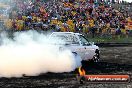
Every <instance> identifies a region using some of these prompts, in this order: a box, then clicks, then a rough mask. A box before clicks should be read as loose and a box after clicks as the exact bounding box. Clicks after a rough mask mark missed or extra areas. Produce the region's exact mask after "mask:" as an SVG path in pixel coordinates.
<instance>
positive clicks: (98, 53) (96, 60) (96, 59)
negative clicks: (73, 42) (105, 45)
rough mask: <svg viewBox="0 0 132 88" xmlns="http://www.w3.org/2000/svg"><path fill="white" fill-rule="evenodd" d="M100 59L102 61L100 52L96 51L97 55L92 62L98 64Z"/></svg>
mask: <svg viewBox="0 0 132 88" xmlns="http://www.w3.org/2000/svg"><path fill="white" fill-rule="evenodd" d="M99 59H100V52H99V50H96V51H95V55H94V56H93V59H92V60H93V62H98V61H99Z"/></svg>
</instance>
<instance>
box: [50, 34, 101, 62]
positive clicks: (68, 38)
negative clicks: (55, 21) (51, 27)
mask: <svg viewBox="0 0 132 88" xmlns="http://www.w3.org/2000/svg"><path fill="white" fill-rule="evenodd" d="M50 38H51V39H52V38H57V39H60V40H63V41H64V42H65V43H63V44H64V45H65V48H67V49H70V50H71V51H72V53H74V54H75V55H79V56H80V57H81V59H82V60H84V61H89V60H92V61H95V62H97V61H98V60H99V53H100V52H99V47H98V46H96V45H94V43H93V42H89V41H88V39H87V38H85V37H84V35H82V34H80V33H73V32H53V33H52V34H51V35H50ZM58 43H59V42H58ZM61 48H63V47H60V49H61Z"/></svg>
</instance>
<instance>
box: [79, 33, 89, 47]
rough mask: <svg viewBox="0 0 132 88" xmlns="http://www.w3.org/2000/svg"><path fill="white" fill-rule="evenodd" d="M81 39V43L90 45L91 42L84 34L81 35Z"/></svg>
mask: <svg viewBox="0 0 132 88" xmlns="http://www.w3.org/2000/svg"><path fill="white" fill-rule="evenodd" d="M80 41H81V43H82V44H83V45H90V43H89V42H88V40H87V39H86V38H85V37H84V36H82V35H80Z"/></svg>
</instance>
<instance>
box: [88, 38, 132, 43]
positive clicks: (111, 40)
mask: <svg viewBox="0 0 132 88" xmlns="http://www.w3.org/2000/svg"><path fill="white" fill-rule="evenodd" d="M87 38H88V37H87ZM88 39H89V41H93V42H95V43H132V37H128V38H126V37H120V38H117V37H116V38H108V37H95V38H91V37H90V38H88Z"/></svg>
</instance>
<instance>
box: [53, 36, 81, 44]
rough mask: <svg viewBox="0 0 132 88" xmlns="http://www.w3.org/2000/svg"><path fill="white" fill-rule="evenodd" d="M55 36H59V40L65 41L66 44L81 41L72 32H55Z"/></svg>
mask: <svg viewBox="0 0 132 88" xmlns="http://www.w3.org/2000/svg"><path fill="white" fill-rule="evenodd" d="M52 37H53V38H57V39H59V40H62V41H64V42H65V43H66V44H79V41H78V39H77V37H76V36H75V35H71V34H58V35H56V34H54V35H52Z"/></svg>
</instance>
